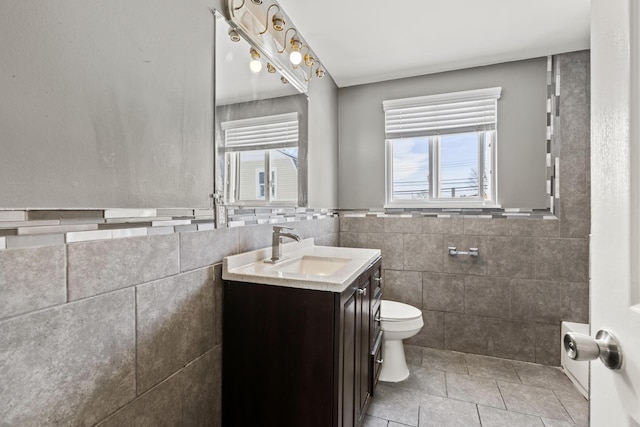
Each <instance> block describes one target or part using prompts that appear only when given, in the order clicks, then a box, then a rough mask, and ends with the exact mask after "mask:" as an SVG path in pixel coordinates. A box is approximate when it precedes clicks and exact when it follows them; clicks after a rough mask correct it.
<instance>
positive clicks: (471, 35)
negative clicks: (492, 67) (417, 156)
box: [278, 0, 590, 87]
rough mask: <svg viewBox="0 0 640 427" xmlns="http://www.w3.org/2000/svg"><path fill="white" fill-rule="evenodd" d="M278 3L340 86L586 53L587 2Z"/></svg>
mask: <svg viewBox="0 0 640 427" xmlns="http://www.w3.org/2000/svg"><path fill="white" fill-rule="evenodd" d="M278 3H279V4H280V5H281V6H282V7H283V9H284V11H285V13H286V14H287V15H288V16H289V17H290V19H291V21H292V22H293V24H294V25H295V26H296V27H297V28H298V29H299V30H300V32H301V34H302V36H303V37H304V38H305V39H306V40H307V42H308V43H309V44H310V45H311V47H312V49H313V50H314V51H315V53H316V55H317V57H318V58H319V59H320V60H321V61H322V63H323V64H324V65H325V67H326V69H327V70H328V71H329V74H331V76H332V77H333V79H334V80H335V82H336V84H337V85H338V86H339V87H345V86H352V85H358V84H364V83H371V82H377V81H382V80H390V79H396V78H402V77H410V76H415V75H422V74H429V73H435V72H441V71H448V70H454V69H460V68H468V67H474V66H481V65H488V64H495V63H500V62H507V61H514V60H520V59H526V58H534V57H541V56H546V55H551V54H556V53H561V52H570V51H575V50H582V49H588V48H589V25H590V0H526V1H525V0H395V1H383V0H369V1H366V2H365V1H355V0H323V1H318V0H314V1H312V0H278ZM287 24H289V23H287Z"/></svg>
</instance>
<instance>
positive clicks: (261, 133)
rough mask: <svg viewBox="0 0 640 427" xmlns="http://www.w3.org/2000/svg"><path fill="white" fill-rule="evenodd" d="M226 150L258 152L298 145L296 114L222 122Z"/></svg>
mask: <svg viewBox="0 0 640 427" xmlns="http://www.w3.org/2000/svg"><path fill="white" fill-rule="evenodd" d="M221 126H222V130H223V131H224V135H225V145H226V148H227V149H228V150H234V151H240V150H242V149H251V150H260V149H268V148H282V147H291V146H295V145H297V144H298V113H295V112H294V113H285V114H277V115H273V116H263V117H254V118H250V119H242V120H231V121H227V122H222V124H221Z"/></svg>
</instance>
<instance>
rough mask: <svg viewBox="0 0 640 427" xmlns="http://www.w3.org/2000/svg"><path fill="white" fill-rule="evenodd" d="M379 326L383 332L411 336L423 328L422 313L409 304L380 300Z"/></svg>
mask: <svg viewBox="0 0 640 427" xmlns="http://www.w3.org/2000/svg"><path fill="white" fill-rule="evenodd" d="M380 320H381V322H380V326H381V328H382V330H383V331H385V332H406V333H408V334H412V333H413V331H415V332H417V331H419V330H420V329H421V328H422V327H423V326H424V320H423V319H422V311H420V310H419V309H417V308H416V307H413V306H411V305H409V304H403V303H401V302H396V301H388V300H382V301H381V303H380Z"/></svg>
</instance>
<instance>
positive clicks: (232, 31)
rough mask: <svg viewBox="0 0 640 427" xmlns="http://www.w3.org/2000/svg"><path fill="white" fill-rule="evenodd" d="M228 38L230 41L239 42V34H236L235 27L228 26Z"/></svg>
mask: <svg viewBox="0 0 640 427" xmlns="http://www.w3.org/2000/svg"><path fill="white" fill-rule="evenodd" d="M229 38H230V39H231V41H232V42H239V41H240V34H238V31H237V30H236V29H235V28H229Z"/></svg>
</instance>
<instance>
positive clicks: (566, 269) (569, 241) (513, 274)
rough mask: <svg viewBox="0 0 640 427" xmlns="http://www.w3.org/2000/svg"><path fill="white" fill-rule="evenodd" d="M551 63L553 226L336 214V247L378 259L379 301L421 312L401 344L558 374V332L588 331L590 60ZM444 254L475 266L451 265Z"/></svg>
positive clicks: (575, 57) (583, 56)
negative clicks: (555, 74)
mask: <svg viewBox="0 0 640 427" xmlns="http://www.w3.org/2000/svg"><path fill="white" fill-rule="evenodd" d="M556 61H557V64H558V67H559V73H560V75H561V77H562V78H561V82H562V87H561V88H560V96H559V108H558V114H559V115H558V116H557V117H556V118H555V119H556V121H555V123H556V127H557V128H556V130H557V132H556V135H555V137H554V143H555V145H554V147H553V151H554V153H555V155H556V156H558V157H559V158H560V175H559V185H560V199H559V202H560V203H559V208H558V211H557V218H556V219H534V218H518V217H515V218H480V217H471V216H464V215H460V216H458V217H452V218H436V217H418V216H414V217H406V218H405V217H393V216H375V215H371V216H367V217H355V216H347V215H345V214H344V213H343V214H341V217H340V245H341V246H354V247H372V248H378V249H381V250H382V256H383V261H382V267H383V270H384V280H385V288H384V298H385V299H391V300H396V301H401V302H405V303H408V304H411V305H413V306H416V307H418V308H420V309H422V311H423V315H424V320H425V326H424V328H423V329H422V331H421V332H420V333H419V334H418V335H416V336H415V337H413V338H411V339H409V340H408V343H410V344H414V345H419V346H423V347H434V348H444V349H448V350H457V351H463V352H468V353H477V354H484V355H489V356H497V357H502V358H510V359H516V360H524V361H530V362H537V363H541V364H546V365H558V364H559V363H560V322H561V321H563V320H568V321H573V322H588V320H589V286H588V272H589V253H588V252H589V242H588V234H589V229H590V204H589V192H590V182H589V163H588V159H589V147H590V143H589V126H590V125H589V53H588V52H576V53H569V54H563V55H558V56H557V57H556ZM542 143H544V141H541V144H542ZM448 246H456V247H457V248H458V249H459V250H467V249H468V248H469V247H477V248H479V250H480V256H479V257H478V258H471V257H466V256H458V257H451V256H449V255H448V254H447V247H448Z"/></svg>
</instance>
